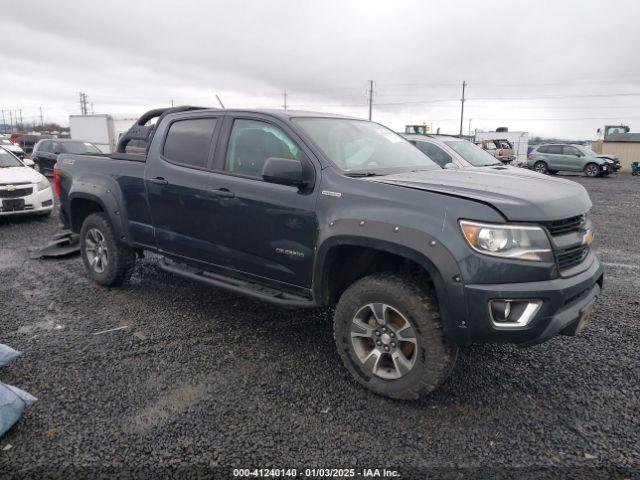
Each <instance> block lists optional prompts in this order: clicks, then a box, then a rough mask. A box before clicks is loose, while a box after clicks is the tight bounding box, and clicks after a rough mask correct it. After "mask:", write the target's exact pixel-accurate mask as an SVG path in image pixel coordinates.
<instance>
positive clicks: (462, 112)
mask: <svg viewBox="0 0 640 480" xmlns="http://www.w3.org/2000/svg"><path fill="white" fill-rule="evenodd" d="M466 86H467V82H466V81H464V80H463V81H462V99H461V100H462V104H461V106H460V136H462V120H463V119H464V89H465V87H466Z"/></svg>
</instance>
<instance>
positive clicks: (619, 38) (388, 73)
mask: <svg viewBox="0 0 640 480" xmlns="http://www.w3.org/2000/svg"><path fill="white" fill-rule="evenodd" d="M4 10H5V12H4V14H3V15H2V16H0V32H1V35H2V38H3V46H2V47H1V48H0V109H4V110H5V116H6V117H7V122H8V112H7V110H17V109H22V115H23V119H24V121H25V122H27V121H29V122H31V121H36V120H38V121H39V108H40V107H42V110H43V115H44V120H45V122H46V121H57V122H60V123H62V124H68V115H69V114H77V113H79V111H80V107H79V100H78V92H80V91H83V92H86V94H87V95H88V97H89V102H90V103H93V109H94V111H95V113H110V114H112V115H114V116H116V117H125V116H133V115H136V114H139V113H141V112H143V111H145V110H147V109H150V108H155V107H157V106H168V105H170V104H171V102H172V101H173V102H174V104H176V105H178V104H197V105H211V106H217V101H216V99H215V94H218V95H219V96H220V97H221V98H222V101H223V102H224V103H225V105H226V106H227V107H271V108H282V105H283V103H284V98H283V92H284V91H285V90H286V91H287V102H288V104H289V106H290V108H297V109H305V110H317V111H330V112H336V113H346V114H351V115H355V116H359V117H366V116H367V113H368V107H367V82H368V80H374V81H375V84H374V107H373V119H374V120H376V121H379V122H381V123H383V124H386V125H388V126H390V127H392V128H395V129H402V128H403V126H404V125H405V124H412V123H423V122H425V123H427V124H433V126H434V127H440V128H441V129H442V131H443V132H457V131H458V129H459V123H460V101H459V100H460V96H461V84H462V81H463V80H466V81H467V83H468V87H467V98H468V102H467V103H466V104H465V120H464V131H465V133H466V132H467V131H468V130H469V126H470V125H469V120H470V119H471V129H472V130H473V129H476V128H478V129H485V130H489V129H494V128H495V127H499V126H507V127H509V129H510V130H525V131H529V132H531V133H532V134H534V135H545V136H558V137H564V138H595V135H596V129H597V128H598V127H600V126H602V125H604V124H605V123H619V122H624V123H627V124H629V125H630V126H631V127H632V130H634V131H640V54H639V53H638V48H639V47H640V25H639V24H638V19H640V1H636V0H628V1H627V0H617V1H615V2H604V1H602V0H597V1H596V0H593V1H588V0H575V1H574V0H554V1H540V0H536V1H526V2H525V1H522V2H520V1H513V0H512V1H497V0H481V1H476V0H467V1H446V2H443V1H441V0H440V1H429V0H419V1H402V0H399V1H373V0H367V1H355V0H354V1H348V0H339V1H336V0H322V1H314V2H311V1H302V0H282V1H280V0H262V1H258V0H233V1H232V0H227V1H204V0H202V1H185V0H181V1H175V0H172V1H168V0H153V1H151V0H149V1H147V0H127V1H121V0H110V1H108V2H107V1H97V0H96V1H93V0H84V1H67V0H56V1H55V2H51V1H49V0H46V1H40V0H30V1H29V2H28V3H27V4H26V5H25V6H22V7H20V8H19V9H10V10H11V12H8V11H7V9H4ZM0 121H1V118H0Z"/></svg>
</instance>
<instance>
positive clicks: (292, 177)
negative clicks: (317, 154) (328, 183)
mask: <svg viewBox="0 0 640 480" xmlns="http://www.w3.org/2000/svg"><path fill="white" fill-rule="evenodd" d="M303 162H304V160H302V161H301V160H295V159H291V158H279V157H270V158H267V160H266V161H265V162H264V165H263V167H262V179H263V180H264V181H265V182H269V183H277V184H279V185H291V186H296V187H309V186H311V185H313V167H311V165H303Z"/></svg>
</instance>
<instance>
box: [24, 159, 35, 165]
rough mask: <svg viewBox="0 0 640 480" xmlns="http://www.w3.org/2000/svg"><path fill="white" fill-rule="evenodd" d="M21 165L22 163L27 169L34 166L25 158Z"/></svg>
mask: <svg viewBox="0 0 640 480" xmlns="http://www.w3.org/2000/svg"><path fill="white" fill-rule="evenodd" d="M22 163H24V164H25V165H26V166H27V167H33V166H34V165H35V163H34V161H33V160H31V159H30V158H25V159H24V160H22Z"/></svg>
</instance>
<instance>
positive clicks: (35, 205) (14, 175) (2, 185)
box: [0, 147, 53, 217]
mask: <svg viewBox="0 0 640 480" xmlns="http://www.w3.org/2000/svg"><path fill="white" fill-rule="evenodd" d="M52 210H53V194H52V191H51V186H50V185H49V181H48V180H47V179H46V178H45V176H44V175H42V174H40V173H38V172H36V171H34V170H33V169H32V168H29V167H27V166H26V165H25V164H24V163H23V162H22V160H20V159H19V158H18V157H16V156H15V155H13V154H12V153H11V152H9V151H8V150H6V149H5V148H4V147H0V217H5V216H8V215H20V214H40V215H49V214H50V213H51V211H52Z"/></svg>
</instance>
